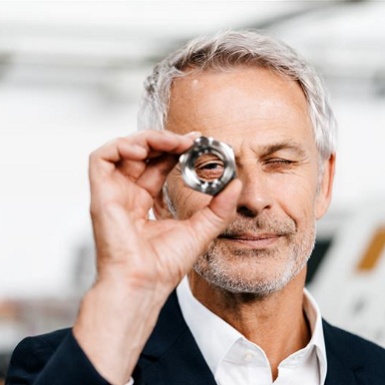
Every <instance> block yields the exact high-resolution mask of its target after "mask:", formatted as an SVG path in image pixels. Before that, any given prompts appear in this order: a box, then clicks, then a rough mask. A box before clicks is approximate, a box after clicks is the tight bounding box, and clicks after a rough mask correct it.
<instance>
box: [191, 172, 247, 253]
mask: <svg viewBox="0 0 385 385" xmlns="http://www.w3.org/2000/svg"><path fill="white" fill-rule="evenodd" d="M241 190H242V182H241V181H240V180H239V179H234V180H232V181H231V182H230V183H229V184H228V185H227V186H226V187H225V189H224V190H223V191H221V192H220V193H219V194H218V195H217V196H215V197H214V198H213V199H212V200H211V202H210V204H209V205H208V206H207V207H205V208H204V209H202V210H199V211H198V212H196V213H195V214H194V215H193V216H191V218H190V219H189V220H188V221H187V222H188V226H189V228H190V229H189V230H190V231H191V232H192V233H193V239H195V240H198V242H194V246H195V247H198V248H199V250H194V251H195V252H196V255H198V253H199V254H202V253H203V252H205V251H206V249H207V247H208V245H209V244H210V242H211V241H212V240H213V239H214V238H216V237H217V236H218V235H219V234H220V233H221V232H222V231H223V230H225V229H226V227H227V226H228V225H229V224H230V222H231V221H232V220H233V219H234V217H235V214H236V207H237V203H238V198H239V195H240V193H241ZM194 254H195V253H194Z"/></svg>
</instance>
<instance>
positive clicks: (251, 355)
mask: <svg viewBox="0 0 385 385" xmlns="http://www.w3.org/2000/svg"><path fill="white" fill-rule="evenodd" d="M254 358H255V353H254V352H253V351H252V350H247V351H246V352H245V354H244V355H243V359H244V360H245V361H247V362H251V361H253V360H254Z"/></svg>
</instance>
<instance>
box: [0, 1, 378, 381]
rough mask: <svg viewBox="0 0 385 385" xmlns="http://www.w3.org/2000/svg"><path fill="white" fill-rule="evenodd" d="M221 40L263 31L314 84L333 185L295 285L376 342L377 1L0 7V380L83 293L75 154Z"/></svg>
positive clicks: (129, 123) (88, 246)
mask: <svg viewBox="0 0 385 385" xmlns="http://www.w3.org/2000/svg"><path fill="white" fill-rule="evenodd" d="M228 28H231V29H245V28H259V29H263V30H265V31H268V32H269V33H271V34H272V35H274V36H276V37H279V38H281V39H283V40H284V41H285V42H287V43H289V44H290V45H292V46H293V47H294V48H296V49H297V50H298V51H299V52H300V53H301V54H303V55H304V56H305V57H307V58H308V59H309V60H310V61H311V62H312V63H313V64H314V65H315V67H316V68H317V69H318V71H319V72H320V73H321V75H322V76H323V78H324V79H325V82H326V85H327V87H328V89H329V91H330V95H331V104H332V106H333V108H334V112H335V115H336V117H337V120H338V122H339V147H338V153H337V174H336V181H335V188H334V198H333V203H332V205H331V208H330V210H329V212H328V214H327V215H326V216H325V217H324V218H323V219H322V220H321V221H319V223H318V234H317V244H316V248H315V250H314V253H313V256H312V258H311V260H310V263H309V274H308V282H307V284H308V287H309V289H310V290H311V292H312V293H313V294H314V296H315V297H316V299H317V301H318V303H319V305H320V307H321V311H322V314H323V315H324V317H325V318H326V319H327V320H329V321H330V322H332V323H334V324H336V325H338V326H341V327H343V328H346V329H348V330H351V331H353V332H355V333H357V334H360V335H362V336H364V337H366V338H369V339H371V340H374V341H376V342H377V343H379V344H381V345H383V346H385V301H384V297H383V296H384V294H383V293H384V292H385V258H384V257H385V248H384V246H385V158H384V153H385V2H381V1H338V2H331V1H246V2H243V1H236V2H235V1H234V2H231V1H228V2H225V1H211V2H208V1H194V2H187V1H178V2H172V1H168V2H166V1H153V2H150V1H140V2H139V1H137V2H135V1H126V2H116V1H108V2H107V1H99V2H95V1H84V2H79V1H76V2H70V1H68V2H65V1H62V2H54V1H50V2H48V1H47V2H38V1H28V2H17V1H0V264H1V265H0V266H1V267H0V272H1V273H0V274H1V276H0V378H1V377H2V376H3V375H4V373H5V371H6V367H7V363H8V360H9V356H10V354H11V352H12V350H13V348H14V347H15V345H16V344H17V342H18V341H19V340H20V339H22V338H23V337H25V336H27V335H33V334H37V333H44V332H49V331H51V330H54V329H57V328H61V327H66V326H70V325H71V323H72V322H73V320H74V317H75V315H76V312H77V309H78V304H79V299H80V298H81V296H82V295H83V293H84V292H85V290H86V289H87V288H88V287H89V286H90V285H91V284H92V281H93V278H94V274H95V271H94V267H93V262H94V249H93V242H92V234H91V222H90V218H89V212H88V206H89V188H88V177H87V167H88V156H89V153H90V152H91V151H93V150H94V149H96V148H97V147H99V146H101V145H102V144H104V143H105V142H106V141H108V140H110V139H112V138H114V137H117V136H123V135H127V134H129V133H132V132H134V131H135V130H136V116H137V111H138V105H139V101H140V97H141V94H142V83H143V80H144V78H145V76H146V75H147V74H149V72H150V71H151V68H152V67H153V65H154V64H155V63H156V62H157V61H158V60H160V59H162V58H163V57H164V56H165V55H167V54H168V53H169V52H171V51H172V50H174V49H175V48H177V47H179V46H180V45H181V44H183V43H184V42H186V41H187V40H189V39H190V38H193V37H196V36H198V35H204V34H211V33H215V32H217V31H218V30H222V29H228ZM0 383H1V380H0Z"/></svg>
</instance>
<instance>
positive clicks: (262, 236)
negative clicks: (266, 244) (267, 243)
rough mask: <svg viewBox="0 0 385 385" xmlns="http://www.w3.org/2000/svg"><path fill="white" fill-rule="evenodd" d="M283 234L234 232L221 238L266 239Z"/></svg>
mask: <svg viewBox="0 0 385 385" xmlns="http://www.w3.org/2000/svg"><path fill="white" fill-rule="evenodd" d="M280 236H281V235H279V234H271V233H269V234H248V233H247V234H232V235H226V236H221V237H220V238H229V239H237V240H243V241H261V240H264V239H271V238H278V237H280Z"/></svg>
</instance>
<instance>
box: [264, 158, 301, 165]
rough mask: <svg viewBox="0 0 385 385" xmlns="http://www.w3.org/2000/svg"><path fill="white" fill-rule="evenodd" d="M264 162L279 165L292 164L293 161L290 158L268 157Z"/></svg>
mask: <svg viewBox="0 0 385 385" xmlns="http://www.w3.org/2000/svg"><path fill="white" fill-rule="evenodd" d="M265 163H266V164H273V165H274V164H277V165H280V164H293V163H294V162H293V161H292V160H288V159H268V160H267V161H266V162H265Z"/></svg>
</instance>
